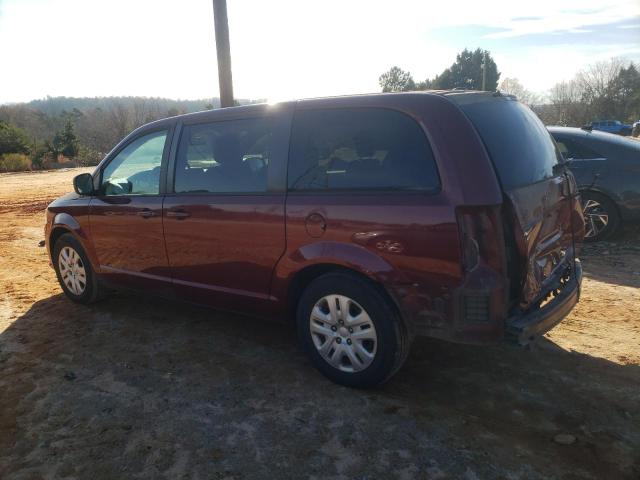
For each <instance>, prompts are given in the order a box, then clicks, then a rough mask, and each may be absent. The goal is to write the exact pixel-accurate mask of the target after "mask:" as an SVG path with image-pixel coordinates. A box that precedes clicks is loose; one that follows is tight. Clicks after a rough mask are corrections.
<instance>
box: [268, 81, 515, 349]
mask: <svg viewBox="0 0 640 480" xmlns="http://www.w3.org/2000/svg"><path fill="white" fill-rule="evenodd" d="M341 107H345V108H357V107H380V108H388V109H394V110H398V111H401V112H403V113H405V114H407V115H409V116H411V117H412V118H413V119H414V120H416V121H417V122H418V124H419V125H420V126H421V128H422V130H423V131H424V133H425V135H426V137H427V139H428V141H429V144H430V147H431V149H432V151H433V155H434V157H435V161H436V164H437V167H438V171H439V175H440V180H441V188H440V190H439V191H438V192H436V193H431V194H428V193H417V192H337V191H323V192H289V193H288V195H287V204H286V224H287V250H286V254H285V255H284V256H283V258H282V260H281V261H280V262H279V263H278V265H277V267H276V269H275V272H274V280H273V287H272V294H273V296H275V297H277V298H285V297H286V296H287V294H288V292H287V290H288V287H289V284H290V282H291V280H292V279H293V278H294V277H295V274H296V272H299V271H300V270H301V269H304V268H305V267H309V266H313V265H318V264H323V265H324V264H328V265H339V266H344V267H347V268H350V269H352V270H355V271H358V272H360V273H362V274H363V275H366V276H368V277H369V278H371V279H372V280H374V281H376V282H378V283H379V284H381V285H382V286H383V287H384V288H385V289H386V290H387V292H388V293H389V294H390V296H391V297H392V298H393V299H394V301H395V303H396V304H397V305H398V308H399V309H400V311H401V313H402V315H403V318H404V319H405V320H406V323H407V324H408V326H409V328H410V330H411V331H412V333H415V334H419V335H429V336H433V337H439V338H445V339H456V340H461V341H475V340H474V338H475V339H480V341H481V342H485V341H494V340H497V339H498V338H500V337H501V336H502V332H503V329H504V324H503V321H504V313H505V312H504V311H499V312H496V313H497V314H496V315H494V316H493V317H492V321H491V322H487V323H483V324H465V323H464V322H461V321H459V317H460V306H459V302H460V297H461V289H463V288H464V285H465V284H466V283H468V279H467V278H466V274H465V273H464V272H463V269H462V266H461V264H462V258H461V247H460V240H459V238H460V237H459V236H460V233H459V227H458V223H457V217H456V208H457V207H459V206H464V205H500V204H501V202H502V194H501V192H500V186H499V184H498V182H497V180H496V177H495V174H494V173H493V169H492V166H491V163H490V161H489V159H488V157H487V155H486V153H485V151H484V148H483V145H482V143H481V141H480V140H479V137H478V136H477V134H476V133H475V130H474V129H473V127H472V126H471V124H470V122H469V121H468V120H467V119H466V117H465V116H464V115H463V114H462V113H461V112H460V111H459V109H458V108H456V107H455V106H454V105H453V104H452V103H451V102H449V101H448V100H446V99H444V98H442V97H439V96H436V95H415V94H414V95H403V94H387V95H377V96H367V97H361V98H359V97H349V98H338V99H325V100H309V101H304V102H300V103H299V105H298V109H318V108H327V109H330V108H341ZM294 128H295V117H294ZM290 162H291V158H290ZM461 172H462V173H461ZM317 223H321V224H323V225H322V228H318V227H317ZM471 284H472V285H473V286H475V287H477V286H478V285H479V286H481V287H482V288H486V289H487V290H491V289H493V291H495V292H496V298H499V299H500V300H501V301H502V300H503V297H504V291H503V289H504V285H502V284H500V278H499V275H497V276H496V275H486V274H485V273H484V272H481V271H479V272H477V274H476V275H475V280H474V281H473V282H471ZM470 332H472V334H471V335H470V334H469V333H470Z"/></svg>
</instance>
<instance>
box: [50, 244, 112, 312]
mask: <svg viewBox="0 0 640 480" xmlns="http://www.w3.org/2000/svg"><path fill="white" fill-rule="evenodd" d="M52 261H53V266H54V269H55V271H56V276H57V277H58V282H59V283H60V286H61V287H62V290H63V291H64V293H65V295H66V296H67V297H69V298H70V299H71V300H73V301H74V302H77V303H85V304H86V303H92V302H94V301H96V300H97V299H98V298H100V297H101V293H102V291H101V287H100V285H99V284H98V279H97V278H96V275H95V273H94V272H93V270H92V268H91V263H89V259H88V258H87V254H86V253H85V251H84V249H83V248H82V245H81V244H80V242H79V241H78V240H76V238H75V237H74V236H73V235H71V234H70V233H65V234H64V235H62V236H61V237H60V238H59V239H58V240H57V241H56V243H55V245H54V246H53V258H52Z"/></svg>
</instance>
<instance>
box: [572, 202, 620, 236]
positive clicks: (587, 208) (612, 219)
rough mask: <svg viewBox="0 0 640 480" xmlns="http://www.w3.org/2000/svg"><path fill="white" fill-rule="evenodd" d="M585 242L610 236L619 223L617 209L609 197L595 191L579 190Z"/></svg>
mask: <svg viewBox="0 0 640 480" xmlns="http://www.w3.org/2000/svg"><path fill="white" fill-rule="evenodd" d="M580 196H581V199H582V213H583V214H584V226H585V235H584V239H585V241H587V242H598V241H600V240H606V239H607V238H610V237H611V236H612V235H613V234H614V233H615V232H616V230H617V229H618V226H619V225H620V215H619V214H618V209H617V208H616V206H615V204H614V203H613V201H612V200H611V199H609V198H608V197H606V196H604V195H602V194H600V193H596V192H581V194H580Z"/></svg>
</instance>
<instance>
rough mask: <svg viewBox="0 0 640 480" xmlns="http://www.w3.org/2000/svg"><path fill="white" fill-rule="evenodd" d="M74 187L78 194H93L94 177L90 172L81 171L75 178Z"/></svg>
mask: <svg viewBox="0 0 640 480" xmlns="http://www.w3.org/2000/svg"><path fill="white" fill-rule="evenodd" d="M73 189H74V190H75V191H76V193H77V194H78V195H91V194H92V193H93V177H92V176H91V174H90V173H81V174H80V175H76V176H75V177H74V178H73Z"/></svg>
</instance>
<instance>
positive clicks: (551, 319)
mask: <svg viewBox="0 0 640 480" xmlns="http://www.w3.org/2000/svg"><path fill="white" fill-rule="evenodd" d="M572 270H573V271H572V272H571V276H570V279H569V281H568V283H567V284H565V285H564V286H563V288H562V290H560V291H559V293H558V294H557V295H556V296H555V298H554V299H553V300H551V301H550V302H549V303H547V304H545V305H544V306H542V307H539V308H536V309H535V310H531V311H529V312H526V313H523V314H519V315H516V316H513V317H510V318H509V319H507V324H506V327H507V328H506V330H507V339H508V340H509V341H511V342H515V343H518V344H519V345H526V344H527V343H529V342H531V341H532V340H534V339H535V338H536V337H537V336H540V335H542V334H544V333H545V332H548V331H549V330H551V329H552V328H553V327H555V326H556V325H557V324H558V323H560V322H561V321H562V319H564V317H566V316H567V315H568V314H569V312H571V310H572V309H573V307H574V306H575V305H576V304H577V303H578V300H579V299H580V288H581V286H582V265H581V264H580V260H577V259H576V261H575V269H572Z"/></svg>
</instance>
